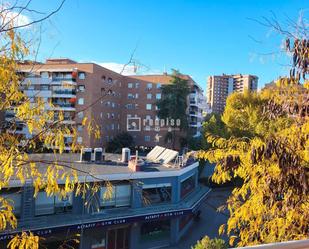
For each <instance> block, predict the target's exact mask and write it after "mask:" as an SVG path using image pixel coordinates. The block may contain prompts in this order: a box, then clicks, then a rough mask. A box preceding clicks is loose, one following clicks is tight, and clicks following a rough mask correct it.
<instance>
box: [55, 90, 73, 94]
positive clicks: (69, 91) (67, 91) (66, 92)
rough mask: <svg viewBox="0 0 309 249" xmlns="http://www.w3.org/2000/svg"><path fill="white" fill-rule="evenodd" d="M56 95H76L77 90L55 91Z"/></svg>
mask: <svg viewBox="0 0 309 249" xmlns="http://www.w3.org/2000/svg"><path fill="white" fill-rule="evenodd" d="M53 93H54V94H70V95H75V94H76V90H54V91H53Z"/></svg>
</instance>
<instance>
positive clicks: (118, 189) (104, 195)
mask: <svg viewBox="0 0 309 249" xmlns="http://www.w3.org/2000/svg"><path fill="white" fill-rule="evenodd" d="M130 205H131V185H129V184H124V185H113V186H112V187H111V188H109V187H101V191H100V206H101V208H114V207H126V206H130Z"/></svg>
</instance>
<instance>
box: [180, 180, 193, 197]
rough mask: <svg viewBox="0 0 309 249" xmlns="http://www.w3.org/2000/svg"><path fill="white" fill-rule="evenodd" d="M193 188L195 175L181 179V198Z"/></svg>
mask: <svg viewBox="0 0 309 249" xmlns="http://www.w3.org/2000/svg"><path fill="white" fill-rule="evenodd" d="M194 188H195V175H192V176H190V177H188V178H187V179H185V180H183V181H181V187H180V195H181V198H183V197H185V196H187V195H188V194H189V193H191V192H192V191H193V190H194Z"/></svg>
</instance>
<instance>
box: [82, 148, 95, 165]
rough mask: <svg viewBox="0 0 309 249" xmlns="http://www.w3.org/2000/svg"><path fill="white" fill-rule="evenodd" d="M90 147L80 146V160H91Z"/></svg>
mask: <svg viewBox="0 0 309 249" xmlns="http://www.w3.org/2000/svg"><path fill="white" fill-rule="evenodd" d="M91 153H92V149H91V148H82V150H81V160H80V161H82V162H91Z"/></svg>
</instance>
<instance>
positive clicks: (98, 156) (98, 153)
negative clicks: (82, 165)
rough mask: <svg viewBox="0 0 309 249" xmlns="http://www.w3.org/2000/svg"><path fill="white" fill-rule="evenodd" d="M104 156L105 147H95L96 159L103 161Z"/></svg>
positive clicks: (96, 160)
mask: <svg viewBox="0 0 309 249" xmlns="http://www.w3.org/2000/svg"><path fill="white" fill-rule="evenodd" d="M102 158H103V149H102V148H94V161H95V162H101V161H102Z"/></svg>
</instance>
